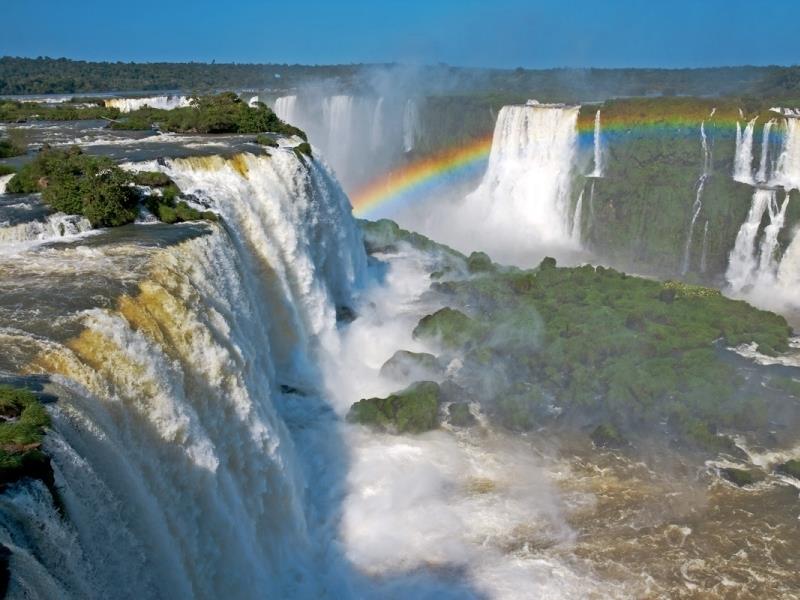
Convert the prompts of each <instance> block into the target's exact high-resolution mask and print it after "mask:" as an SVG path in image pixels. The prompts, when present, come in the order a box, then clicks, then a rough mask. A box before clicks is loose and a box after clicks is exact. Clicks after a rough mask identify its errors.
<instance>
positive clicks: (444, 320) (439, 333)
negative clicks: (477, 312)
mask: <svg viewBox="0 0 800 600" xmlns="http://www.w3.org/2000/svg"><path fill="white" fill-rule="evenodd" d="M478 330H479V325H478V324H477V323H476V322H475V321H474V320H473V319H471V318H470V317H468V316H467V315H465V314H464V313H463V312H461V311H460V310H456V309H454V308H450V307H445V308H442V309H440V310H437V311H436V312H435V313H433V314H431V315H427V316H425V317H423V318H422V319H421V320H420V322H419V323H418V324H417V326H416V327H415V328H414V337H415V338H420V339H428V340H433V341H438V342H440V343H441V344H442V345H443V346H445V347H449V348H457V347H459V346H462V345H464V344H466V343H467V342H468V341H470V339H471V338H472V336H473V335H474V333H475V332H477V331H478Z"/></svg>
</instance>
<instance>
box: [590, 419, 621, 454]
mask: <svg viewBox="0 0 800 600" xmlns="http://www.w3.org/2000/svg"><path fill="white" fill-rule="evenodd" d="M589 437H591V439H592V442H593V443H594V445H595V446H597V447H598V448H624V447H625V446H627V445H628V441H627V440H626V439H625V438H624V437H622V434H621V433H620V431H619V429H617V428H616V427H615V426H614V425H612V424H610V423H603V424H601V425H598V426H597V427H595V428H594V431H592V433H591V435H590V436H589Z"/></svg>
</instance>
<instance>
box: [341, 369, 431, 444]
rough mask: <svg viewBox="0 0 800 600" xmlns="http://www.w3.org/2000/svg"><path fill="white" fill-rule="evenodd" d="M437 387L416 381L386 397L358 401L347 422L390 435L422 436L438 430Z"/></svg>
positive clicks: (426, 382) (429, 383) (348, 415)
mask: <svg viewBox="0 0 800 600" xmlns="http://www.w3.org/2000/svg"><path fill="white" fill-rule="evenodd" d="M439 402H440V398H439V384H437V383H435V382H433V381H419V382H417V383H414V384H412V385H410V386H409V387H407V388H406V389H404V390H402V391H400V392H397V393H395V394H392V395H390V396H388V397H387V398H367V399H364V400H359V401H358V402H356V403H355V404H353V406H352V407H351V408H350V412H349V413H348V414H347V420H348V421H349V422H351V423H360V424H361V425H368V426H370V427H373V428H375V429H378V430H381V431H388V432H390V433H423V432H425V431H430V430H432V429H436V428H437V427H439Z"/></svg>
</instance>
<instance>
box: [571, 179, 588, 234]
mask: <svg viewBox="0 0 800 600" xmlns="http://www.w3.org/2000/svg"><path fill="white" fill-rule="evenodd" d="M584 191H585V190H581V193H580V195H579V196H578V201H577V202H576V203H575V214H574V216H573V217H572V232H571V233H570V237H571V238H572V242H573V243H574V244H575V246H576V247H577V246H580V245H581V213H582V212H583V192H584Z"/></svg>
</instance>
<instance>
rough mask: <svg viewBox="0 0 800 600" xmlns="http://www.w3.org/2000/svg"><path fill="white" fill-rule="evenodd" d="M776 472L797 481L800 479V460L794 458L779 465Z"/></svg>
mask: <svg viewBox="0 0 800 600" xmlns="http://www.w3.org/2000/svg"><path fill="white" fill-rule="evenodd" d="M776 471H778V473H782V474H783V475H788V476H789V477H794V478H795V479H800V460H798V459H796V458H794V459H792V460H787V461H786V462H785V463H781V464H780V465H778V467H777V469H776Z"/></svg>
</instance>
